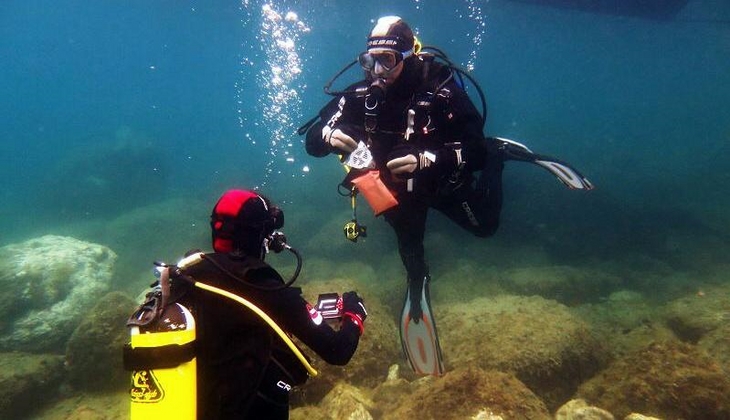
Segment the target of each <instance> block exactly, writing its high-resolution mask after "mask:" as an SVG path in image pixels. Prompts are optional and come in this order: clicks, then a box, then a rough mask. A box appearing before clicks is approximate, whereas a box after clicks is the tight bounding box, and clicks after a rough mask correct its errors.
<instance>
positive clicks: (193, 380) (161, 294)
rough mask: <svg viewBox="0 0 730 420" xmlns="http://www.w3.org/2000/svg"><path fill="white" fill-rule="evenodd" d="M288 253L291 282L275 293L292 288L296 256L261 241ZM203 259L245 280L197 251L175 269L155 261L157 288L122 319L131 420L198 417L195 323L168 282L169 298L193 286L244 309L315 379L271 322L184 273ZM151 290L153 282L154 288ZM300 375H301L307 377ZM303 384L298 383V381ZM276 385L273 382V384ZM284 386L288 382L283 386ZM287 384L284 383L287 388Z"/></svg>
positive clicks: (273, 240)
mask: <svg viewBox="0 0 730 420" xmlns="http://www.w3.org/2000/svg"><path fill="white" fill-rule="evenodd" d="M284 249H286V250H288V251H289V252H291V253H293V254H294V255H295V256H296V258H297V268H296V271H295V273H294V275H293V276H292V278H291V279H290V280H289V281H287V282H286V283H284V284H282V285H281V286H280V287H278V288H276V289H266V290H277V289H280V288H286V287H289V286H291V284H292V283H294V281H295V280H296V279H297V277H298V275H299V272H300V270H301V265H302V264H301V263H302V260H301V256H300V255H299V253H298V252H297V251H296V250H295V249H294V248H292V247H290V246H289V245H288V244H287V243H286V237H285V236H284V234H282V233H281V232H274V233H272V235H270V236H269V237H268V238H267V240H266V250H267V251H268V250H272V251H274V252H277V253H278V252H281V251H282V250H284ZM204 259H207V260H208V261H210V262H211V264H212V265H213V266H215V267H217V268H218V269H220V270H221V271H222V272H224V273H225V274H227V275H228V276H230V277H231V278H232V279H234V280H237V281H245V280H244V279H241V278H237V277H236V276H235V275H234V274H233V273H230V272H228V271H227V270H226V269H225V268H224V267H221V266H219V265H218V264H217V263H216V262H215V261H214V260H212V259H208V258H206V256H205V254H203V253H202V252H196V253H192V254H190V255H188V256H187V257H185V258H183V259H182V260H180V261H179V262H178V263H177V265H167V264H165V263H162V262H155V266H156V267H155V275H156V276H159V281H158V284H157V285H156V287H155V288H154V289H152V291H151V292H149V293H147V295H146V301H145V302H144V303H142V304H141V305H140V307H139V308H138V309H137V311H135V312H134V313H133V314H132V316H131V317H130V318H129V319H128V320H127V326H128V327H130V342H129V343H128V344H126V345H125V346H124V352H123V360H124V368H125V369H126V370H129V371H132V377H131V379H132V382H131V387H130V390H129V397H130V404H131V415H130V419H131V420H148V419H154V418H160V419H175V420H195V419H196V417H197V363H196V359H195V340H196V332H195V319H194V317H193V314H192V313H191V312H190V310H189V309H188V308H186V307H185V306H184V305H181V304H180V303H178V302H176V299H175V296H172V297H171V287H170V284H171V278H172V279H173V281H174V282H175V285H176V288H178V287H179V290H177V291H176V292H175V293H174V294H175V295H177V294H179V293H185V290H186V288H192V287H195V288H198V289H202V290H205V291H206V292H209V293H213V294H216V295H219V296H221V297H222V298H224V299H229V300H232V301H235V302H237V303H238V304H240V305H241V306H242V307H243V308H245V309H247V310H249V311H251V312H253V313H254V314H255V315H256V316H258V317H259V318H261V320H262V321H264V322H265V323H266V324H267V325H268V326H269V327H270V328H271V329H272V330H273V331H274V332H275V333H276V335H278V336H279V337H280V338H281V340H282V341H283V343H284V344H285V346H286V347H287V348H288V349H289V351H290V352H291V355H292V357H293V360H298V361H299V363H301V365H302V366H303V367H304V370H305V371H306V375H308V376H309V377H315V376H317V374H318V372H317V371H316V370H315V369H314V367H312V365H311V364H310V363H309V361H308V360H307V358H306V356H304V354H303V353H302V352H301V351H300V350H299V349H298V348H297V346H296V344H294V342H293V341H292V340H291V339H290V338H289V337H288V335H287V334H286V332H285V331H283V330H282V329H281V328H280V327H279V326H278V325H276V324H275V323H274V321H273V320H272V319H271V318H270V317H269V316H268V315H267V314H266V313H264V312H263V311H262V310H261V309H260V308H258V307H256V306H255V305H254V304H253V303H251V302H249V301H248V300H246V299H244V298H243V297H241V296H238V295H235V294H233V293H231V292H229V291H226V290H223V289H220V288H217V287H214V286H211V285H208V284H206V283H202V282H200V281H196V280H195V279H193V278H191V277H189V276H187V275H186V274H184V271H185V269H186V268H187V267H190V266H192V265H195V264H197V263H199V262H200V261H202V260H204ZM153 286H155V284H153ZM306 375H305V376H306ZM304 380H306V377H305V378H303V380H301V381H299V382H301V383H303V381H304ZM277 385H278V384H277ZM285 385H287V384H285ZM287 386H289V385H287Z"/></svg>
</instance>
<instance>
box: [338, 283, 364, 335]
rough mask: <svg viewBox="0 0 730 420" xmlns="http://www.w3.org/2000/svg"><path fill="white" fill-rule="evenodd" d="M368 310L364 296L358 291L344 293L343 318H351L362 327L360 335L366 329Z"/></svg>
mask: <svg viewBox="0 0 730 420" xmlns="http://www.w3.org/2000/svg"><path fill="white" fill-rule="evenodd" d="M367 317H368V311H367V309H365V304H364V303H363V301H362V298H361V297H360V296H358V294H357V293H356V292H345V293H343V294H342V319H343V320H344V319H349V320H350V321H351V322H352V323H353V324H355V325H357V327H358V328H360V335H362V333H363V332H364V331H365V319H366V318H367Z"/></svg>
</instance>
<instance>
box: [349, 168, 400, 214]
mask: <svg viewBox="0 0 730 420" xmlns="http://www.w3.org/2000/svg"><path fill="white" fill-rule="evenodd" d="M352 183H353V184H354V185H355V187H357V189H358V190H359V191H360V192H361V193H362V195H363V196H364V197H365V200H367V202H368V204H369V205H370V207H371V208H372V209H373V212H374V213H375V215H376V216H378V215H380V214H381V213H382V212H384V211H386V210H388V209H390V208H392V207H395V206H397V205H398V200H396V198H395V196H394V195H393V193H392V192H391V191H390V190H389V189H388V187H386V186H385V184H384V183H383V181H382V180H381V179H380V171H367V172H365V173H364V174H362V175H360V176H358V177H357V178H354V179H353V180H352Z"/></svg>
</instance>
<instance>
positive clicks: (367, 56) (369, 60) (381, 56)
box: [358, 49, 413, 71]
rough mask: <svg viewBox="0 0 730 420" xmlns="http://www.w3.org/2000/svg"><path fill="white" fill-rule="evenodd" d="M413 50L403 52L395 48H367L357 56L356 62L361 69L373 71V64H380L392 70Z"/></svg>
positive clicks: (387, 69)
mask: <svg viewBox="0 0 730 420" xmlns="http://www.w3.org/2000/svg"><path fill="white" fill-rule="evenodd" d="M412 54H413V50H409V51H406V52H404V53H402V52H399V51H396V50H376V49H372V50H368V51H366V52H364V53H362V54H360V56H359V57H358V62H359V63H360V66H361V67H362V68H363V70H366V71H373V69H375V64H376V63H377V64H380V65H381V66H382V67H383V68H384V69H385V70H386V71H392V70H393V69H394V68H395V67H396V66H397V65H398V64H400V63H401V62H402V61H403V60H404V59H406V58H407V57H409V56H411V55H412Z"/></svg>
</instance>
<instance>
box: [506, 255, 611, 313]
mask: <svg viewBox="0 0 730 420" xmlns="http://www.w3.org/2000/svg"><path fill="white" fill-rule="evenodd" d="M499 277H500V285H501V286H502V287H504V288H505V289H506V290H508V291H510V292H512V293H514V294H519V295H527V296H532V295H538V296H542V297H544V298H546V299H555V300H557V301H558V302H560V303H563V304H565V305H575V304H580V303H586V302H598V301H599V300H600V299H601V298H604V297H606V296H608V295H609V294H610V293H611V292H612V291H614V290H616V289H617V288H619V287H620V285H621V278H620V277H618V276H615V275H612V274H608V273H606V272H604V271H600V270H591V269H586V268H576V267H570V266H565V265H561V266H540V267H524V268H514V269H510V270H505V271H504V272H503V273H502V274H501V275H500V276H499Z"/></svg>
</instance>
